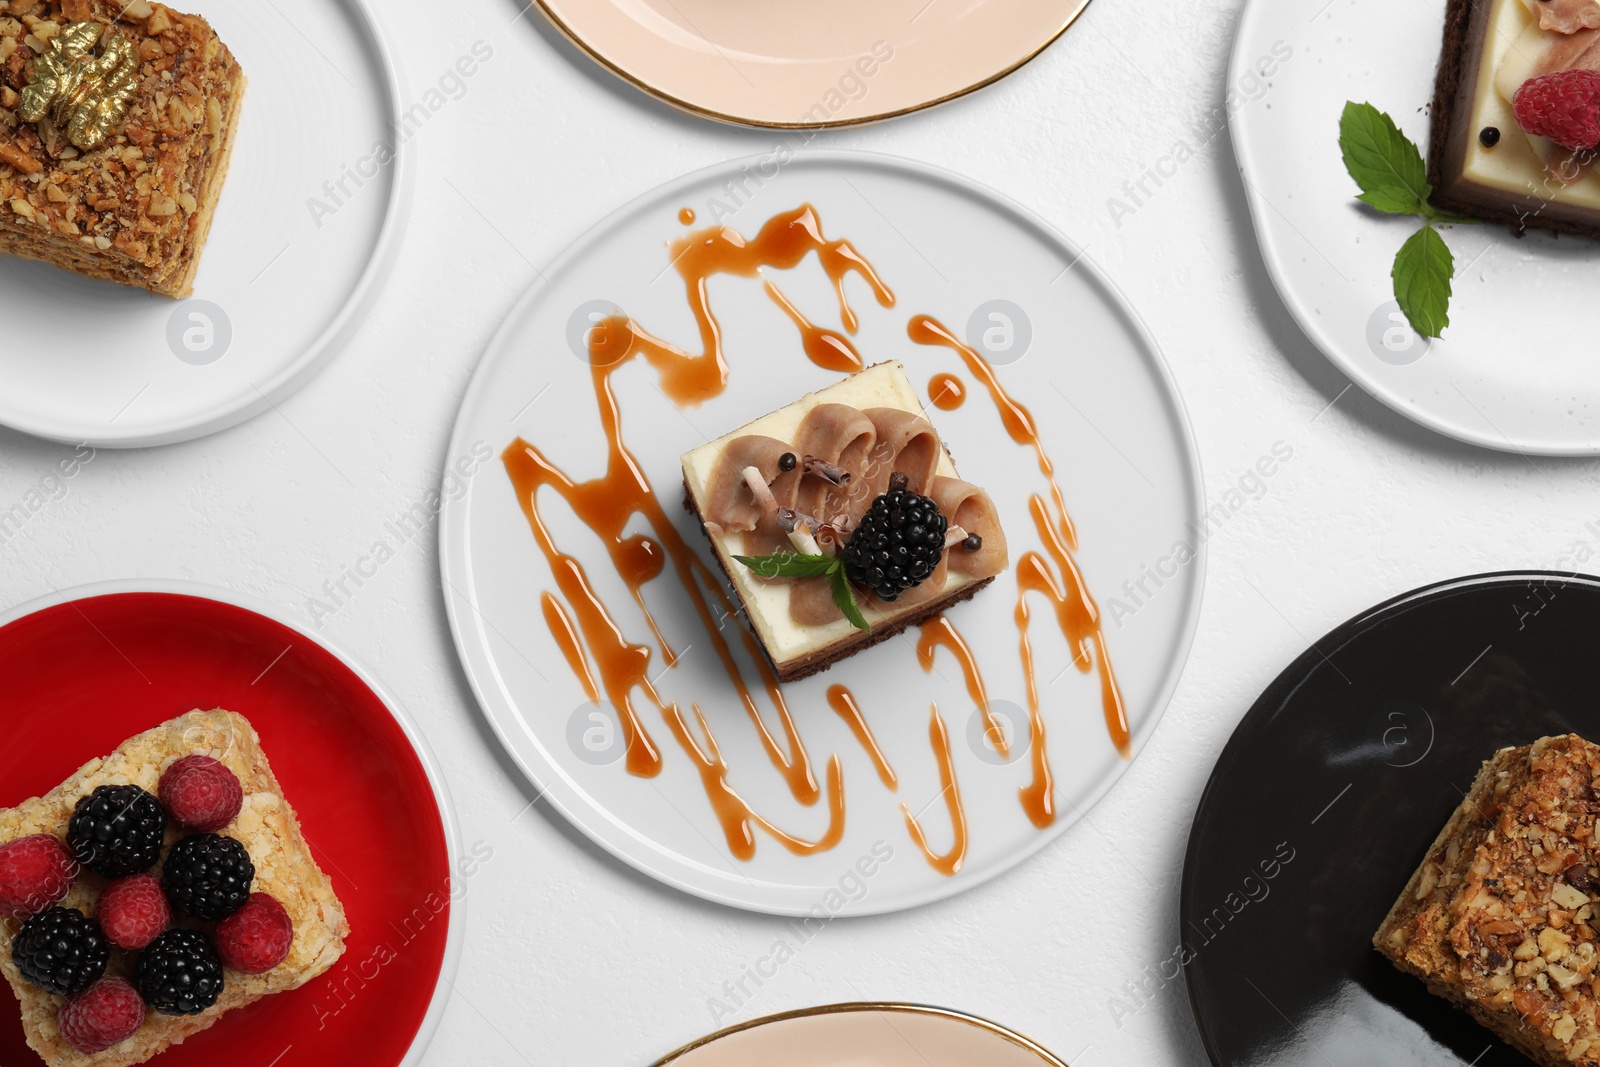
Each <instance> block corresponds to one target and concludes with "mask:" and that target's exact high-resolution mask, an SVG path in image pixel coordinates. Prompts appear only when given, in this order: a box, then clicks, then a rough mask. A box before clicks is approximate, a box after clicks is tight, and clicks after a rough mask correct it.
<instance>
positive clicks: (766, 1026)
mask: <svg viewBox="0 0 1600 1067" xmlns="http://www.w3.org/2000/svg"><path fill="white" fill-rule="evenodd" d="M752 1063H759V1064H761V1065H762V1067H840V1065H844V1064H871V1065H872V1067H979V1065H981V1067H1067V1065H1066V1063H1065V1062H1064V1061H1062V1060H1058V1059H1056V1058H1055V1057H1054V1056H1052V1055H1051V1054H1050V1053H1049V1052H1046V1051H1045V1050H1044V1049H1043V1048H1041V1047H1040V1046H1039V1045H1036V1044H1034V1043H1033V1042H1032V1041H1030V1040H1028V1039H1027V1038H1025V1037H1023V1036H1022V1035H1020V1034H1016V1033H1013V1032H1011V1031H1010V1030H1007V1029H1006V1028H1005V1027H1003V1026H1000V1025H998V1024H996V1023H992V1022H989V1021H988V1020H987V1019H979V1018H977V1017H975V1016H972V1015H963V1014H961V1013H960V1012H954V1011H949V1010H947V1009H945V1008H925V1007H921V1006H919V1005H913V1004H829V1005H827V1006H825V1007H821V1008H804V1009H801V1010H800V1011H790V1012H784V1013H783V1014H782V1015H773V1016H769V1017H768V1018H765V1019H756V1020H753V1021H751V1022H748V1023H742V1024H741V1025H739V1026H733V1027H730V1028H728V1029H726V1030H722V1031H719V1032H718V1033H715V1034H712V1035H711V1036H709V1037H704V1038H701V1039H700V1040H699V1041H696V1042H694V1043H693V1044H691V1045H689V1046H687V1047H685V1048H681V1049H679V1050H678V1051H677V1052H674V1053H672V1054H671V1055H669V1056H667V1057H666V1058H665V1059H663V1060H660V1061H658V1062H657V1063H656V1067H668V1065H669V1064H670V1065H672V1067H747V1065H748V1064H752Z"/></svg>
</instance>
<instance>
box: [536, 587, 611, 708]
mask: <svg viewBox="0 0 1600 1067" xmlns="http://www.w3.org/2000/svg"><path fill="white" fill-rule="evenodd" d="M539 606H540V607H541V608H542V609H543V610H544V624H545V625H546V626H548V627H549V628H550V634H551V636H552V637H554V638H555V639H556V644H558V645H560V646H561V653H562V655H564V656H566V657H567V666H568V667H571V668H572V673H573V675H574V676H575V677H576V678H577V679H578V681H580V682H582V683H583V691H584V692H585V693H587V694H589V702H590V703H591V704H598V703H600V690H599V688H598V687H597V686H596V685H595V681H594V672H593V671H592V670H590V669H589V656H588V654H587V653H585V652H584V650H583V644H582V643H581V642H580V641H579V640H578V629H577V627H576V626H574V625H573V623H572V616H571V615H568V614H567V609H566V608H565V607H563V606H562V604H561V601H559V600H557V599H556V597H555V594H554V593H551V592H549V591H546V592H544V593H541V594H539Z"/></svg>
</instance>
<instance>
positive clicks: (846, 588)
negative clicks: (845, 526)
mask: <svg viewBox="0 0 1600 1067" xmlns="http://www.w3.org/2000/svg"><path fill="white" fill-rule="evenodd" d="M733 558H734V559H736V560H738V561H739V562H740V563H743V564H744V565H745V566H746V567H749V568H750V569H751V570H753V571H755V572H756V573H757V574H759V575H760V576H761V577H763V578H828V579H831V586H832V592H833V602H834V603H835V604H836V605H838V607H839V610H840V611H842V612H843V613H844V617H845V618H847V619H849V620H850V625H851V626H854V627H855V628H856V629H858V630H868V631H870V630H871V629H872V627H871V626H870V625H869V624H868V623H867V619H866V616H864V615H862V614H861V609H860V607H858V606H857V605H856V594H855V590H854V589H853V588H852V587H851V585H850V577H849V575H847V574H845V572H844V557H843V556H812V555H807V554H805V553H803V552H778V553H775V554H773V555H770V556H734V557H733Z"/></svg>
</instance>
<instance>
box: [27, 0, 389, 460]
mask: <svg viewBox="0 0 1600 1067" xmlns="http://www.w3.org/2000/svg"><path fill="white" fill-rule="evenodd" d="M185 10H191V11H194V12H195V13H197V14H200V15H204V16H205V17H206V18H207V19H208V20H209V21H210V22H211V24H212V26H214V27H215V28H216V31H217V34H218V35H219V36H220V37H221V38H222V40H223V42H224V43H225V44H226V45H227V46H228V47H229V48H230V49H231V50H232V51H233V54H234V55H235V56H236V57H237V58H238V60H239V64H240V66H242V67H243V68H244V73H245V77H246V78H247V79H249V86H248V88H247V89H246V91H245V99H244V106H243V109H242V111H241V113H240V118H239V122H240V126H239V132H238V140H237V141H236V143H235V145H234V150H233V163H232V166H231V167H230V168H229V171H228V179H227V183H226V184H225V185H224V186H223V190H222V200H221V202H220V204H219V205H218V207H217V213H216V217H215V219H214V220H213V223H212V227H211V236H210V239H209V240H208V241H207V242H206V247H205V250H204V254H203V256H202V258H201V261H200V272H199V277H198V278H197V279H196V280H195V287H194V296H193V298H192V299H190V300H187V301H173V300H170V299H168V298H166V297H159V296H153V295H152V294H150V293H147V292H144V291H143V290H138V289H129V288H126V287H124V286H120V285H115V284H112V283H110V282H101V281H91V280H89V279H86V278H82V277H79V276H78V275H76V274H71V273H68V272H67V271H63V270H58V269H56V268H54V267H50V266H47V265H45V264H42V263H37V262H33V261H30V260H24V259H18V258H15V257H0V294H4V296H3V298H0V299H3V301H4V303H5V305H6V306H7V307H8V308H10V310H11V313H10V314H8V315H7V316H6V321H7V336H6V342H5V343H4V344H0V381H3V382H4V383H5V387H4V388H3V389H0V424H3V425H6V426H10V427H12V428H14V429H17V430H22V431H24V432H26V433H31V434H36V435H38V436H40V437H48V438H51V439H53V440H57V441H65V442H68V443H72V444H76V443H78V442H88V443H89V444H92V445H94V446H96V447H104V448H116V447H132V446H140V445H160V444H169V443H171V442H174V441H184V440H188V439H190V438H194V437H200V436H203V435H205V434H208V433H213V432H215V431H217V430H221V429H224V428H226V427H228V426H232V425H234V424H236V423H239V422H243V421H244V420H245V419H247V418H250V417H251V416H252V415H255V414H257V413H259V412H261V411H263V410H265V409H266V408H267V407H268V406H270V405H271V404H273V403H276V402H277V401H279V400H281V399H283V397H285V396H287V395H288V394H289V393H290V392H292V391H293V390H295V389H296V388H298V387H299V386H301V385H303V384H304V383H305V381H306V380H307V379H308V378H309V377H310V376H311V375H312V374H313V373H314V372H315V371H316V370H317V369H318V368H319V367H320V366H321V365H322V364H323V363H324V362H325V361H326V360H327V359H329V358H331V357H332V356H333V354H334V353H335V352H336V351H337V350H338V349H339V347H340V345H342V344H343V343H344V341H345V340H346V339H347V338H348V337H349V335H350V334H351V333H352V332H353V330H354V328H355V327H356V325H357V324H358V323H359V321H360V318H361V316H362V314H363V313H364V312H365V310H366V309H367V307H368V306H369V305H370V303H371V300H372V298H373V296H374V295H375V294H376V292H377V290H378V288H379V286H380V285H381V283H382V280H383V276H384V274H385V273H386V272H387V270H388V267H389V264H390V262H391V260H392V258H393V254H394V251H395V249H396V247H397V246H398V244H399V237H400V230H401V223H402V220H403V218H404V213H405V207H406V201H407V190H408V187H409V182H408V180H407V177H406V166H405V162H404V161H405V160H406V159H407V158H408V157H409V155H410V153H408V152H406V151H405V150H404V148H403V144H402V142H403V141H404V138H405V134H404V133H403V132H402V133H400V134H397V133H396V130H402V131H404V130H405V129H406V127H404V126H403V125H401V123H400V112H401V110H402V106H403V105H402V104H401V96H400V90H399V82H398V80H397V78H396V74H395V71H394V68H393V66H392V65H391V63H390V60H389V56H388V51H387V48H386V47H385V45H384V43H383V40H382V34H381V31H380V30H379V27H378V24H377V22H376V21H375V20H374V18H373V17H372V13H371V11H370V9H369V8H368V6H367V2H366V0H332V2H329V0H271V2H270V3H266V4H234V3H223V2H218V0H194V2H193V3H190V4H188V5H186V7H185ZM415 125H416V123H415V122H413V123H412V126H413V127H414V126H415ZM380 144H382V145H387V146H389V148H390V149H392V151H393V152H395V153H398V156H397V157H396V158H394V159H392V160H391V161H390V162H388V163H387V164H386V165H381V166H380V165H378V164H379V160H378V158H377V157H376V156H374V150H375V148H376V146H378V145H380ZM341 184H342V187H343V188H342V190H341V188H340V186H341Z"/></svg>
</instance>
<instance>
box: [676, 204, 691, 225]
mask: <svg viewBox="0 0 1600 1067" xmlns="http://www.w3.org/2000/svg"><path fill="white" fill-rule="evenodd" d="M678 221H679V222H681V223H683V224H684V225H685V226H693V225H694V208H692V207H683V208H679V209H678Z"/></svg>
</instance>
